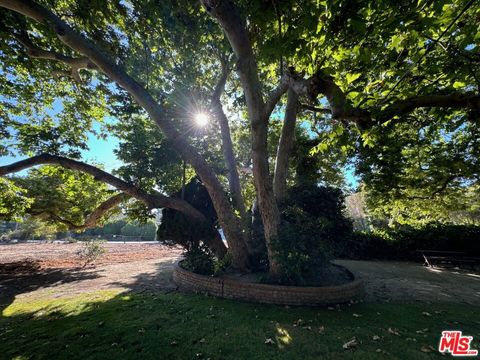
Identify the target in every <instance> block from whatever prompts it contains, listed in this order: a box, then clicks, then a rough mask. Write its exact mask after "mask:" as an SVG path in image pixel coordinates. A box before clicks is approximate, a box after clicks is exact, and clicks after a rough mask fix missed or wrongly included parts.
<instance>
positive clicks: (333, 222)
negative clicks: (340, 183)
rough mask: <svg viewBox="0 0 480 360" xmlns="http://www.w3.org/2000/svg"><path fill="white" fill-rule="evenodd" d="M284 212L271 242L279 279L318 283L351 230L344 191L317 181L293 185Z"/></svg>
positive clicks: (297, 283)
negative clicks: (310, 183) (278, 268)
mask: <svg viewBox="0 0 480 360" xmlns="http://www.w3.org/2000/svg"><path fill="white" fill-rule="evenodd" d="M281 215H282V224H281V226H280V230H279V234H278V237H277V238H276V239H274V240H273V243H272V245H273V247H274V250H275V251H276V253H277V262H278V264H279V267H280V279H277V281H278V282H280V283H282V284H286V285H315V284H316V283H317V282H318V281H320V280H321V278H322V276H323V274H324V270H325V269H326V268H327V267H328V265H329V261H328V260H329V259H330V258H331V256H332V255H333V254H334V253H335V249H336V248H337V247H339V246H341V245H342V244H344V243H345V241H346V238H348V237H349V236H350V235H351V232H352V224H351V222H350V220H349V219H347V218H346V217H345V216H344V198H343V195H342V192H341V191H340V190H338V189H334V188H330V187H319V186H316V185H302V186H294V187H292V188H290V189H289V192H288V197H287V201H286V202H285V203H284V204H283V206H282V214H281ZM271 280H274V279H271Z"/></svg>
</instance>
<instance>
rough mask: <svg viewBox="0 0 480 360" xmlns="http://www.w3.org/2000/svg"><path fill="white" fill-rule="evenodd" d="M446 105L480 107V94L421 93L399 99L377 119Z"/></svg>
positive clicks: (462, 107)
mask: <svg viewBox="0 0 480 360" xmlns="http://www.w3.org/2000/svg"><path fill="white" fill-rule="evenodd" d="M425 107H429V108H432V107H444V108H453V109H475V110H479V109H480V95H479V94H473V93H453V94H449V95H421V96H414V97H411V98H408V99H405V100H399V101H396V102H394V103H393V104H392V105H390V106H389V107H387V108H386V109H385V110H383V111H382V112H381V113H380V114H379V116H378V117H377V121H379V122H385V121H387V120H389V119H391V118H392V117H394V116H397V115H398V116H400V115H405V114H408V113H410V112H412V111H413V110H415V109H418V108H425Z"/></svg>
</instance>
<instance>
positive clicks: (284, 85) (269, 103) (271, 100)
mask: <svg viewBox="0 0 480 360" xmlns="http://www.w3.org/2000/svg"><path fill="white" fill-rule="evenodd" d="M289 83H290V76H289V74H286V75H284V76H282V78H281V79H280V83H279V84H278V86H277V87H276V88H275V89H273V90H272V92H271V93H270V94H269V95H268V97H267V100H266V102H265V116H266V117H267V118H269V117H270V115H271V114H272V111H273V109H275V106H276V105H277V104H278V102H279V101H280V98H281V97H282V95H283V94H285V93H286V92H287V90H288V85H289Z"/></svg>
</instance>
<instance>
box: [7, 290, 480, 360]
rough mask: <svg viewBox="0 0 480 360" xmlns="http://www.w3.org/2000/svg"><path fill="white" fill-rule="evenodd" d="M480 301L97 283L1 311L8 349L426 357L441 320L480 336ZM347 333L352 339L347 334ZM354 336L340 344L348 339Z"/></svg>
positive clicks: (28, 352)
mask: <svg viewBox="0 0 480 360" xmlns="http://www.w3.org/2000/svg"><path fill="white" fill-rule="evenodd" d="M479 321H480V308H478V307H473V306H458V305H446V304H434V305H432V304H410V305H408V304H358V305H352V306H341V307H339V308H337V307H333V308H330V309H328V308H295V307H290V308H287V307H279V306H269V305H261V304H252V303H244V302H236V301H230V300H223V299H215V298H208V297H204V296H196V295H186V294H179V293H170V294H122V293H118V292H115V291H99V292H95V293H91V294H84V295H78V296H72V297H69V298H61V299H37V300H35V299H29V298H20V299H17V300H15V302H14V303H13V304H11V305H10V306H8V308H7V309H5V311H4V314H3V316H2V317H0V354H1V356H0V357H1V358H2V359H3V358H5V359H14V358H18V359H22V358H42V359H69V360H71V359H82V360H84V359H115V360H118V359H138V358H141V359H202V358H203V359H207V358H210V359H297V358H298V359H345V358H347V359H350V358H355V359H385V358H389V359H430V358H436V357H440V356H439V354H438V353H437V352H436V347H437V345H438V341H439V337H440V333H441V330H445V329H460V330H462V331H463V332H464V334H467V335H472V336H474V339H475V340H474V344H473V346H474V347H475V348H478V347H479V345H480V344H479V343H478V340H479V339H480V322H479ZM352 340H354V341H353V342H352ZM348 342H350V344H354V345H351V346H348V347H347V348H344V345H345V344H346V343H348Z"/></svg>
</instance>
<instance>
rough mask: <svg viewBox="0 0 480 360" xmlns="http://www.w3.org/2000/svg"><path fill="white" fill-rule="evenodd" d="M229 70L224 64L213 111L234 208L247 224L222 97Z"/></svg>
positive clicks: (213, 103)
mask: <svg viewBox="0 0 480 360" xmlns="http://www.w3.org/2000/svg"><path fill="white" fill-rule="evenodd" d="M229 72H230V71H229V70H228V69H227V68H226V65H224V64H223V69H222V75H221V77H220V79H219V81H218V84H217V86H216V87H215V91H214V93H213V96H212V104H211V106H212V110H213V112H214V114H215V117H216V118H217V121H218V124H219V125H220V134H221V136H222V151H223V157H224V158H225V164H226V166H227V172H228V176H227V177H228V185H229V188H230V194H231V195H232V200H233V206H234V207H235V209H237V210H238V211H239V213H240V217H241V219H242V222H243V223H244V224H246V210H245V202H244V200H243V195H242V188H241V186H240V178H239V176H238V170H237V161H236V160H235V154H234V152H233V144H232V137H231V134H230V126H229V124H228V118H227V115H225V112H224V111H223V107H222V103H221V101H220V96H221V94H222V93H223V91H224V90H225V83H226V81H227V77H228V74H229Z"/></svg>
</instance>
